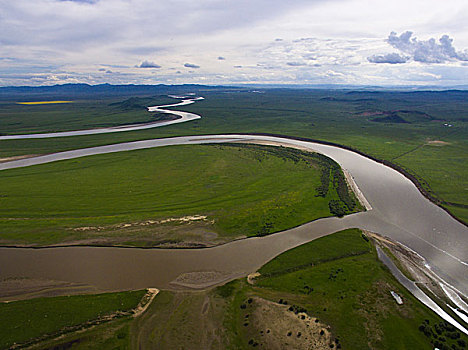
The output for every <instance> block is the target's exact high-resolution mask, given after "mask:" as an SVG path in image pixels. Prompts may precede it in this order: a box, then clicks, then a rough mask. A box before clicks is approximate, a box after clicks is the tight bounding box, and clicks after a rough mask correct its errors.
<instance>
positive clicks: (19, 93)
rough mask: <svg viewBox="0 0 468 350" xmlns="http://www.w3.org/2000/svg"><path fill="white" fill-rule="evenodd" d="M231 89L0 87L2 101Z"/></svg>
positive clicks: (81, 85) (192, 87) (194, 87)
mask: <svg viewBox="0 0 468 350" xmlns="http://www.w3.org/2000/svg"><path fill="white" fill-rule="evenodd" d="M226 88H229V87H227V86H205V85H196V84H184V85H164V84H159V85H111V84H100V85H88V84H63V85H52V86H10V87H0V100H7V99H17V98H21V97H28V99H30V100H35V99H43V98H54V99H56V98H65V97H67V98H71V99H80V98H88V97H93V98H96V97H99V96H102V97H112V96H129V95H135V96H142V95H160V94H187V93H198V92H201V91H215V90H219V89H226Z"/></svg>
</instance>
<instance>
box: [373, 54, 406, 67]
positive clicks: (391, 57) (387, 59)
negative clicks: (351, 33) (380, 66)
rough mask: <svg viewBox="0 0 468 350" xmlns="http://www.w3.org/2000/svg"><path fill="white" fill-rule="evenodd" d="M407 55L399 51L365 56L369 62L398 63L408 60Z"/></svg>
mask: <svg viewBox="0 0 468 350" xmlns="http://www.w3.org/2000/svg"><path fill="white" fill-rule="evenodd" d="M408 58H409V57H405V56H401V55H400V54H399V53H396V52H394V53H388V54H385V55H372V56H370V57H367V60H368V61H369V62H371V63H390V64H398V63H405V62H407V61H408Z"/></svg>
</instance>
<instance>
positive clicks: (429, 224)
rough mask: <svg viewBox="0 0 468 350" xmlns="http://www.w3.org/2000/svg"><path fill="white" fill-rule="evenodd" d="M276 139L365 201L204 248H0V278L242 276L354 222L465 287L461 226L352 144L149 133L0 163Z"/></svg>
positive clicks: (129, 283)
mask: <svg viewBox="0 0 468 350" xmlns="http://www.w3.org/2000/svg"><path fill="white" fill-rule="evenodd" d="M236 141H239V142H276V143H281V144H284V145H288V146H291V147H301V148H306V149H309V150H312V151H317V152H320V153H322V154H325V155H326V156H329V157H330V158H333V159H334V160H335V161H337V162H338V163H339V164H340V165H341V166H342V167H343V168H344V169H346V170H348V171H349V173H350V174H351V175H352V176H353V178H354V180H355V182H356V184H357V186H358V187H359V188H360V190H361V192H362V193H363V195H364V196H365V197H366V199H367V200H368V202H369V203H370V205H371V207H372V209H371V210H369V211H367V212H361V213H357V214H352V215H349V216H346V217H344V218H325V219H320V220H317V221H314V222H311V223H308V224H305V225H302V226H300V227H296V228H293V229H290V230H287V231H283V232H281V233H277V234H273V235H270V236H266V237H261V238H250V239H244V240H239V241H235V242H231V243H228V244H225V245H222V246H218V247H214V248H205V249H190V250H169V249H133V248H96V247H67V248H47V249H20V248H2V249H0V266H1V269H0V279H4V278H8V277H32V278H47V279H54V280H62V281H71V282H82V283H87V284H91V285H94V286H96V287H98V288H101V289H103V290H123V289H135V288H144V287H157V288H170V287H172V286H173V285H172V284H171V281H174V280H175V279H176V278H177V277H178V276H180V275H184V274H187V273H188V274H189V275H190V273H193V272H207V273H212V274H211V276H214V277H212V278H211V280H208V282H207V281H205V285H206V282H207V283H208V284H216V283H220V282H221V281H224V280H226V279H233V278H236V277H240V276H245V275H246V274H248V273H251V272H253V271H255V270H256V269H258V268H259V267H260V266H261V265H263V264H264V263H266V262H267V261H269V260H270V259H272V258H273V257H275V256H276V255H278V254H280V253H281V252H283V251H286V250H288V249H290V248H292V247H295V246H297V245H300V244H303V243H306V242H308V241H311V240H313V239H315V238H317V237H321V236H324V235H327V234H330V233H333V232H336V231H338V230H341V229H345V228H351V227H358V228H361V229H365V230H369V231H373V232H377V233H379V234H381V235H384V236H388V237H390V238H392V239H394V240H397V241H399V242H401V243H402V244H404V245H406V246H407V247H409V248H411V249H413V250H414V251H415V252H417V253H419V254H420V255H422V256H423V257H424V258H425V259H426V261H427V263H428V264H429V265H430V266H431V268H432V269H433V270H434V271H435V272H436V273H437V274H438V275H439V276H440V277H442V278H443V279H444V280H445V281H446V282H448V283H449V284H451V285H452V286H454V287H455V288H457V289H458V290H459V291H461V292H462V293H463V294H465V295H468V264H467V260H468V244H467V237H468V228H467V227H466V226H464V225H463V224H461V223H459V222H458V221H456V220H454V219H453V218H452V217H451V216H450V215H448V214H447V213H446V212H445V211H444V210H442V209H441V208H439V207H438V206H436V205H434V204H433V203H431V202H430V201H429V200H427V199H426V198H425V197H424V196H423V195H421V193H420V192H419V191H418V189H417V188H416V186H415V185H414V184H413V183H412V182H411V181H410V180H408V179H407V178H405V177H404V176H403V175H402V174H400V173H399V172H397V171H395V170H393V169H391V168H389V167H387V166H384V165H382V164H380V163H377V162H375V161H373V160H370V159H368V158H366V157H364V156H361V155H359V154H356V153H354V152H352V151H349V150H345V149H341V148H338V147H334V146H329V145H322V144H318V143H313V142H305V141H297V140H290V139H285V138H278V137H270V136H252V135H215V136H189V137H176V138H168V139H156V140H146V141H137V142H129V143H122V144H117V145H108V146H101V147H93V148H88V149H82V150H74V151H68V152H61V153H56V154H52V155H46V156H41V157H35V158H29V159H22V160H17V161H12V162H8V163H2V164H0V170H7V169H9V168H17V167H23V166H30V165H37V164H42V163H48V162H52V161H57V160H64V159H72V158H76V157H82V156H89V155H98V154H103V153H110V152H121V151H128V150H136V149H144V148H152V147H161V146H170V145H188V144H203V143H222V142H236Z"/></svg>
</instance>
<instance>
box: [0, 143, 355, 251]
mask: <svg viewBox="0 0 468 350" xmlns="http://www.w3.org/2000/svg"><path fill="white" fill-rule="evenodd" d="M0 189H1V190H0V193H1V197H0V226H1V228H2V229H1V235H0V237H1V241H2V243H3V244H34V245H47V244H52V243H67V242H77V241H78V242H79V241H82V242H84V243H88V244H105V245H112V244H125V245H137V246H156V245H163V244H166V245H167V244H172V245H174V244H182V243H183V242H190V244H198V245H204V244H211V245H212V244H216V243H220V242H225V241H227V240H232V239H235V238H239V237H245V236H259V235H266V234H269V233H273V232H277V231H282V230H284V229H287V228H291V227H294V226H297V225H300V224H303V223H306V222H309V221H312V220H315V219H317V218H321V217H326V216H330V215H332V214H337V215H343V214H347V213H351V212H354V211H357V210H359V209H360V206H359V205H358V204H356V201H355V198H354V195H353V194H352V193H350V192H349V191H348V188H347V186H346V184H345V182H344V177H343V174H342V173H341V170H340V169H339V166H338V165H337V164H336V163H335V162H333V161H331V160H330V159H329V158H326V157H324V156H322V155H319V154H314V153H308V152H302V151H298V150H293V149H287V148H283V147H272V146H257V145H234V144H233V145H205V146H202V145H200V146H172V147H163V148H157V149H148V150H138V151H131V152H120V153H113V154H105V155H98V156H91V157H85V158H79V159H74V160H67V161H60V162H54V163H50V164H43V165H38V166H32V167H27V168H19V169H11V170H6V171H2V172H0ZM333 203H335V204H336V203H338V204H339V205H338V207H339V208H338V211H337V209H336V208H334V207H333V206H332V205H331V204H333ZM330 210H332V212H330ZM190 216H192V217H193V216H197V217H198V219H197V218H195V219H193V220H184V218H187V217H190ZM210 242H211V243H210Z"/></svg>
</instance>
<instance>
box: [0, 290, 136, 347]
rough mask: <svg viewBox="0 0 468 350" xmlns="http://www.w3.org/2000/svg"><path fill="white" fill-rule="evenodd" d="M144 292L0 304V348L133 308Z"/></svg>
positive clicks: (38, 299) (39, 299)
mask: <svg viewBox="0 0 468 350" xmlns="http://www.w3.org/2000/svg"><path fill="white" fill-rule="evenodd" d="M144 294H145V291H144V290H143V291H134V292H121V293H106V294H96V295H80V296H65V297H53V298H37V299H32V300H22V301H14V302H9V303H0V324H1V325H2V327H0V348H2V349H4V348H8V347H10V346H11V345H13V344H14V343H25V342H28V341H30V340H32V339H35V338H37V337H40V336H44V335H46V334H50V335H53V334H55V335H57V333H58V332H60V331H61V330H62V329H64V328H66V327H73V326H78V325H81V324H84V323H86V322H88V321H92V320H94V319H98V318H100V317H103V316H106V315H110V314H113V313H115V312H118V311H128V310H131V309H133V308H135V307H136V306H137V305H138V303H139V302H140V300H141V298H142V297H143V296H144Z"/></svg>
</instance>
